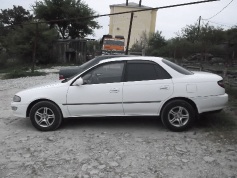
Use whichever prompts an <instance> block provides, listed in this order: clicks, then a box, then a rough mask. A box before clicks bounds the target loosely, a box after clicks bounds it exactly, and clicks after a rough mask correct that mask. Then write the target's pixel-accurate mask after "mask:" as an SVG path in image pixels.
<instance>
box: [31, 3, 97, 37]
mask: <svg viewBox="0 0 237 178" xmlns="http://www.w3.org/2000/svg"><path fill="white" fill-rule="evenodd" d="M34 13H35V15H36V18H37V19H44V20H46V21H49V22H48V23H49V24H50V26H51V28H52V27H55V28H57V29H58V31H59V32H60V34H61V36H62V38H64V39H65V38H68V37H69V36H70V37H71V38H73V39H74V38H76V37H80V38H83V37H85V36H86V35H89V34H93V30H94V29H98V28H100V26H99V24H98V22H97V21H95V20H94V19H93V18H85V19H76V18H80V17H89V16H94V15H95V11H94V10H92V9H91V8H89V6H88V5H87V4H85V3H84V2H83V1H81V0H44V1H40V2H36V5H35V7H34ZM68 19H74V20H68ZM59 20H64V21H59Z"/></svg>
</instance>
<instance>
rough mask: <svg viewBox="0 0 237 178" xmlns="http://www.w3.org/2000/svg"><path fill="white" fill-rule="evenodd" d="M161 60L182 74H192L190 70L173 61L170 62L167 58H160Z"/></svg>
mask: <svg viewBox="0 0 237 178" xmlns="http://www.w3.org/2000/svg"><path fill="white" fill-rule="evenodd" d="M162 62H163V63H165V64H166V65H167V66H169V67H171V68H172V69H174V70H175V71H177V72H179V73H181V74H184V75H192V74H193V73H192V72H191V71H189V70H187V69H185V68H183V67H181V66H179V65H177V64H175V63H173V62H170V61H168V60H165V59H162Z"/></svg>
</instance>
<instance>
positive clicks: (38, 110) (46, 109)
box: [30, 101, 62, 131]
mask: <svg viewBox="0 0 237 178" xmlns="http://www.w3.org/2000/svg"><path fill="white" fill-rule="evenodd" d="M30 120H31V123H32V125H33V126H34V127H35V128H36V129H38V130H40V131H53V130H56V129H57V128H58V127H59V126H60V125H61V123H62V114H61V110H60V109H59V108H58V106H57V105H55V104H54V103H52V102H49V101H41V102H38V103H36V104H35V105H34V106H33V107H32V108H31V110H30Z"/></svg>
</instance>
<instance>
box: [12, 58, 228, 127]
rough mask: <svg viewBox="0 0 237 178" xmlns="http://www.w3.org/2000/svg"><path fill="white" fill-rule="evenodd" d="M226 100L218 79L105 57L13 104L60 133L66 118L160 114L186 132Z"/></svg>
mask: <svg viewBox="0 0 237 178" xmlns="http://www.w3.org/2000/svg"><path fill="white" fill-rule="evenodd" d="M227 101H228V95H227V94H226V93H225V89H224V86H223V80H222V77H220V76H218V75H215V74H212V73H206V72H190V71H188V70H186V69H184V68H182V67H180V66H178V65H176V64H174V63H172V62H170V61H168V60H165V59H163V58H158V57H144V56H136V57H123V58H113V59H106V60H103V61H101V62H99V63H98V64H95V65H94V66H93V67H91V68H89V69H87V70H85V71H83V72H82V73H80V74H78V75H76V76H74V77H72V78H70V79H66V80H63V81H59V82H58V83H53V84H49V85H45V86H39V87H35V88H31V89H26V90H23V91H21V92H19V93H17V94H16V95H15V96H14V98H13V102H12V103H11V106H12V110H13V112H14V115H15V116H18V117H29V118H30V120H31V122H32V124H33V126H34V127H35V128H36V129H38V130H41V131H50V130H55V129H57V128H58V127H59V126H60V124H61V122H62V119H63V118H71V117H104V116H160V118H161V120H162V122H163V124H164V125H165V127H167V128H168V129H170V130H172V131H183V130H186V129H187V128H189V127H190V126H191V125H192V124H193V121H194V120H195V119H196V118H197V117H198V115H199V114H201V113H205V112H210V111H218V110H221V109H223V108H224V107H225V105H226V103H227Z"/></svg>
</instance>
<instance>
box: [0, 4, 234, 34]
mask: <svg viewBox="0 0 237 178" xmlns="http://www.w3.org/2000/svg"><path fill="white" fill-rule="evenodd" d="M38 1H40V0H38ZM196 1H200V0H196ZM231 1H232V0H220V1H216V2H208V3H203V4H198V5H190V6H183V7H175V8H169V9H162V10H158V12H157V20H156V30H159V31H162V35H163V36H165V38H166V39H169V38H172V37H174V36H176V33H177V32H178V31H180V30H181V29H182V28H183V27H185V26H186V25H189V24H194V23H195V22H197V21H198V18H199V16H201V17H202V18H203V19H208V18H210V17H212V16H213V15H215V14H216V13H218V12H219V11H221V10H222V9H223V8H224V7H225V6H226V5H227V4H229V3H230V2H231ZM34 2H36V0H1V3H0V9H7V8H12V7H13V5H20V6H23V7H24V8H25V9H27V10H30V9H31V5H33V4H34ZM84 2H85V3H87V4H88V5H89V7H90V8H92V9H93V10H95V11H96V12H97V13H98V14H108V13H110V8H109V6H110V5H112V4H120V3H125V2H126V0H84ZM129 2H135V3H139V0H129ZM188 2H195V0H142V5H145V6H149V7H162V6H167V5H174V4H181V3H188ZM98 22H99V24H100V25H101V26H102V28H101V29H99V30H95V36H94V38H95V39H99V38H101V37H102V35H103V34H108V32H109V26H108V25H109V17H103V18H99V19H98ZM204 22H207V21H201V23H204ZM209 23H210V24H211V25H214V26H220V27H222V28H224V29H227V28H230V27H231V26H234V25H237V0H233V2H232V3H231V4H230V5H229V6H228V7H226V8H225V9H224V10H223V11H222V12H221V13H219V14H218V15H217V16H215V17H213V18H212V19H210V22H209ZM218 24H219V25H218Z"/></svg>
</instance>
